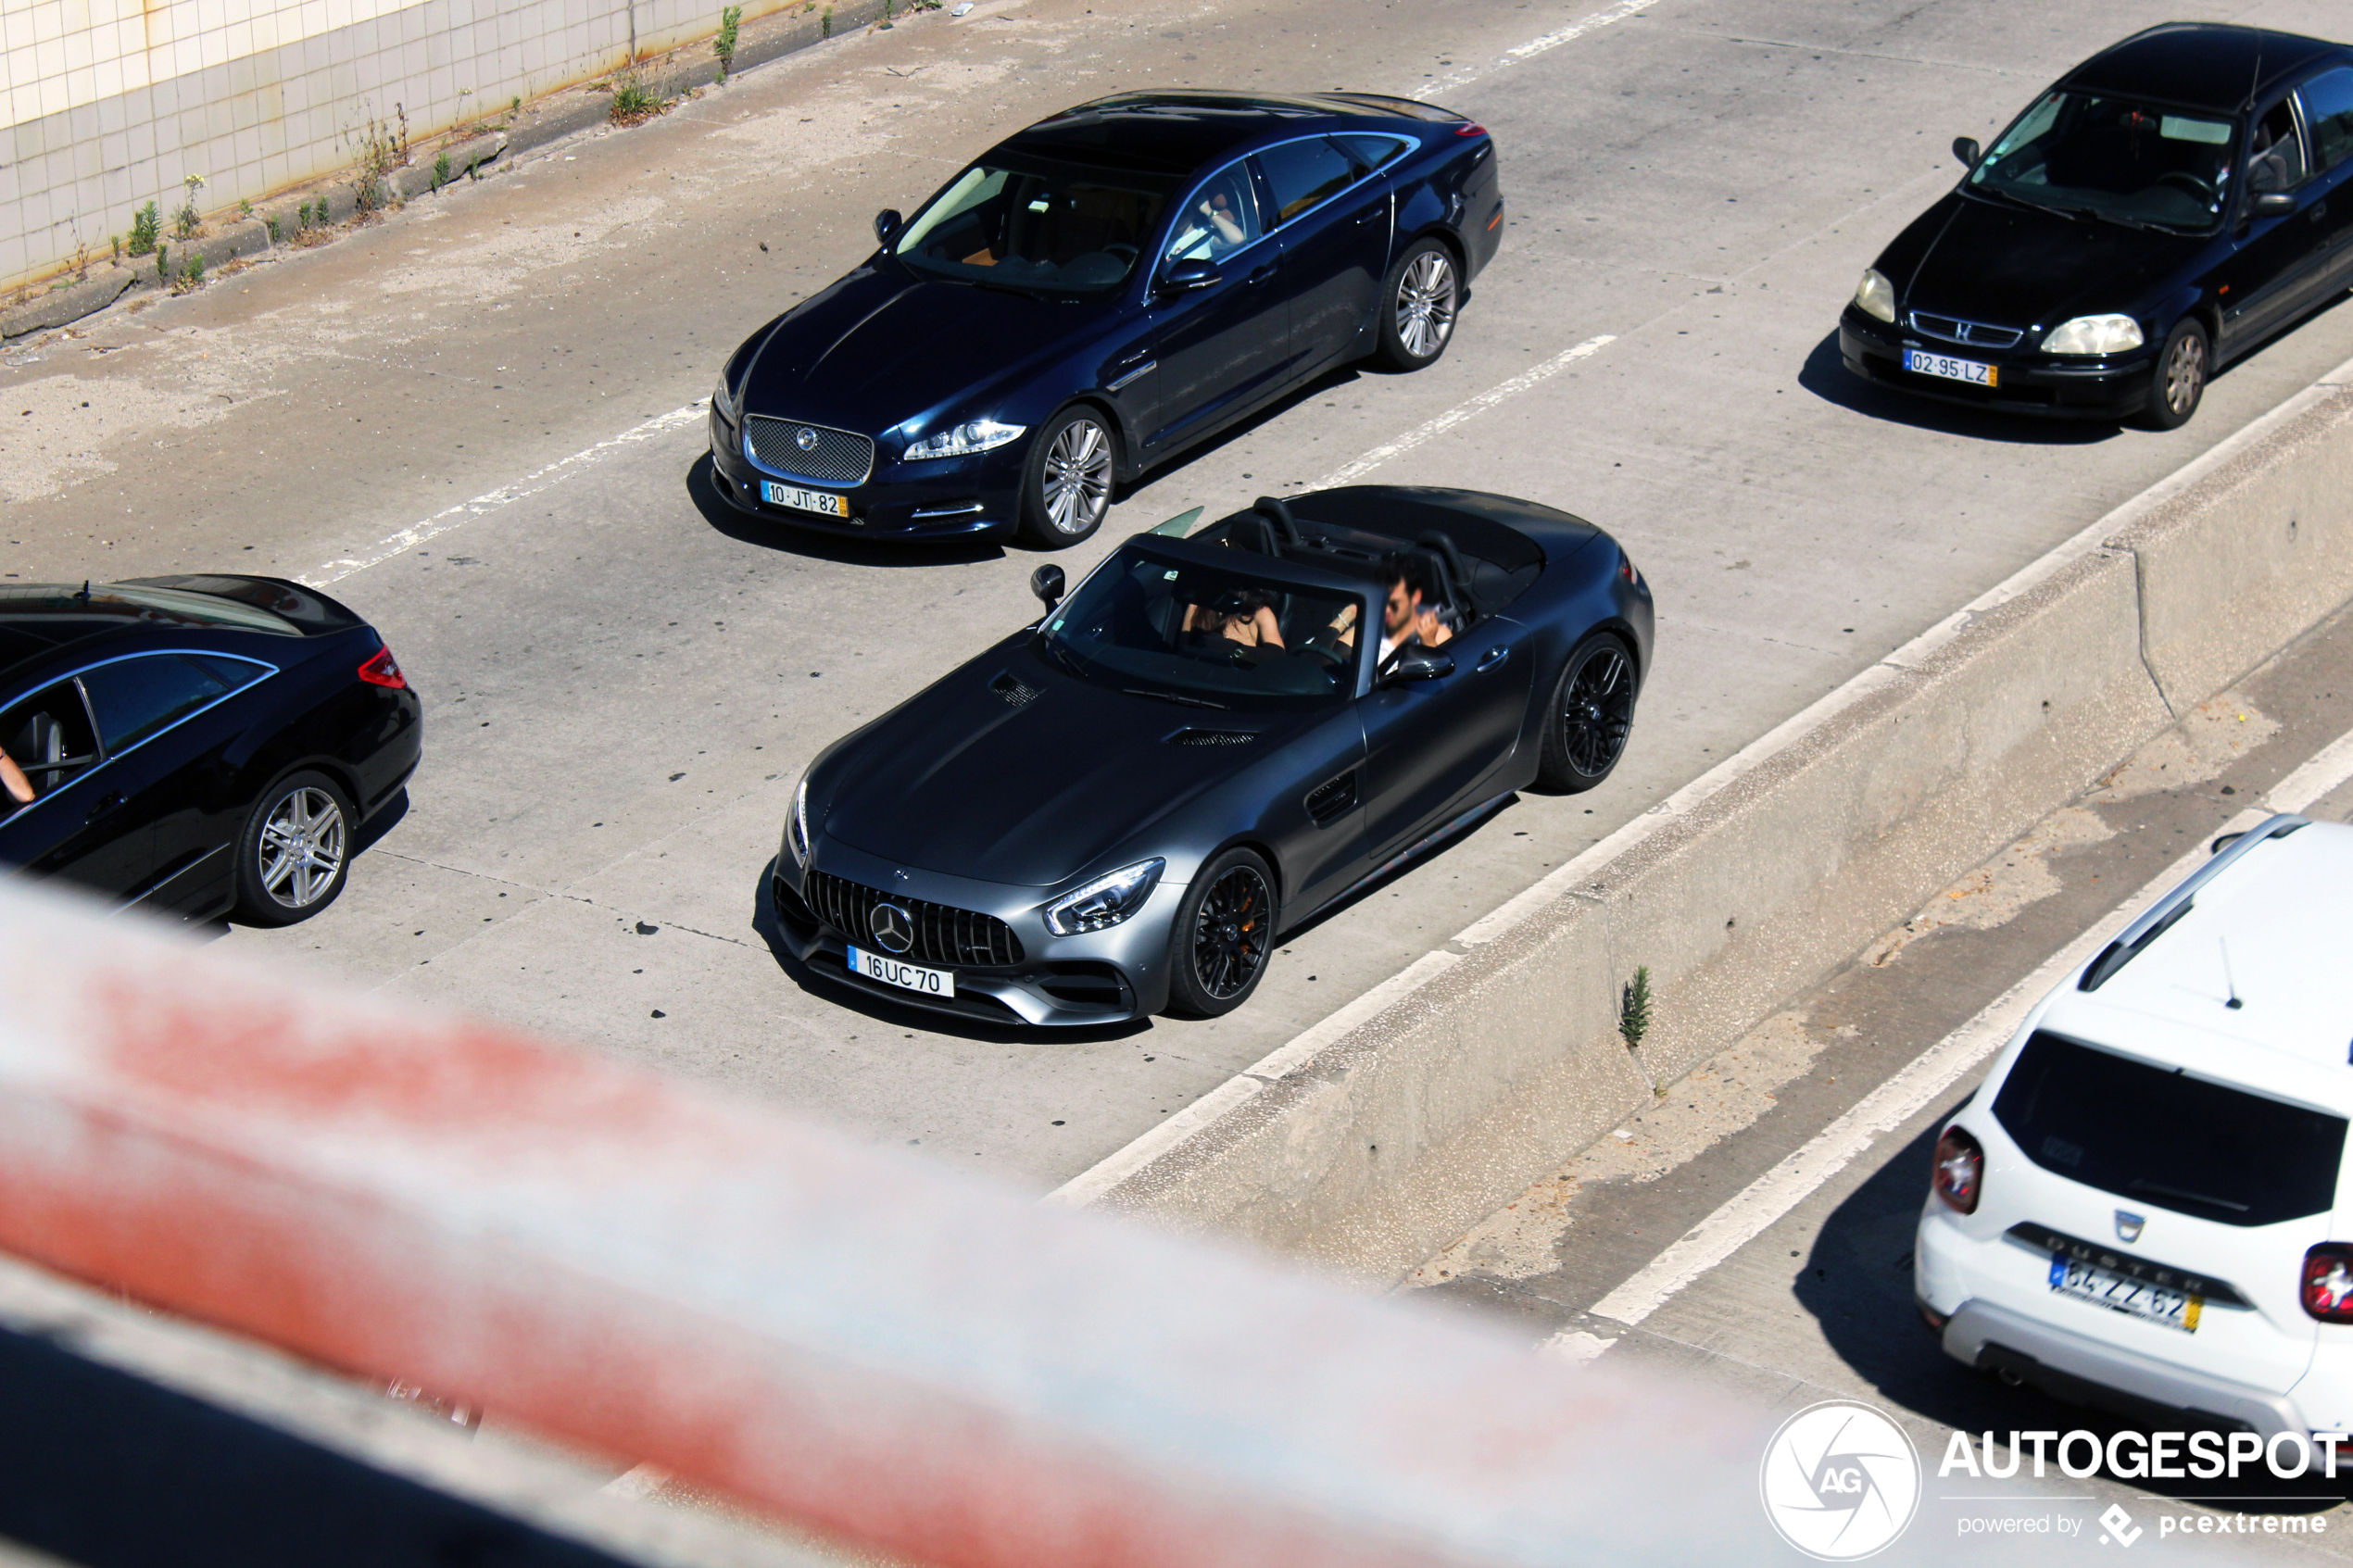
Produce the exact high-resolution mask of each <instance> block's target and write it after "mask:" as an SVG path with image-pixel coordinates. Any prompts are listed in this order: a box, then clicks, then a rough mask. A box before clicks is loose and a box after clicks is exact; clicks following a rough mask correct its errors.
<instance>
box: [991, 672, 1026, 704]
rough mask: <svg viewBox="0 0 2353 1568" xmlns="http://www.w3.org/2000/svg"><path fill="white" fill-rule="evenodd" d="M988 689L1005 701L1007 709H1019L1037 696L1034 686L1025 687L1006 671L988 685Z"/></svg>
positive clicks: (1011, 673)
mask: <svg viewBox="0 0 2353 1568" xmlns="http://www.w3.org/2000/svg"><path fill="white" fill-rule="evenodd" d="M988 689H989V690H990V691H992V692H995V693H996V694H997V695H998V696H1001V697H1003V698H1004V699H1005V706H1006V707H1008V708H1020V707H1022V706H1024V705H1025V704H1026V703H1027V702H1028V701H1029V700H1030V699H1031V698H1032V697H1035V696H1037V695H1038V688H1037V687H1036V686H1025V685H1023V684H1021V683H1020V682H1019V681H1016V680H1014V679H1013V672H1012V671H1005V672H1004V673H1002V674H1000V675H999V676H998V677H997V678H996V679H995V680H993V681H991V682H989V683H988Z"/></svg>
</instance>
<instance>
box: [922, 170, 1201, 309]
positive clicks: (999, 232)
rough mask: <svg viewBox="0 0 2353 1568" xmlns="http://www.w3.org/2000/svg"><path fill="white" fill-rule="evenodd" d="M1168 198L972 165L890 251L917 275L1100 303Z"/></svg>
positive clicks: (1124, 179) (1070, 175) (1114, 182)
mask: <svg viewBox="0 0 2353 1568" xmlns="http://www.w3.org/2000/svg"><path fill="white" fill-rule="evenodd" d="M1168 194H1169V193H1168V190H1167V189H1166V187H1165V186H1164V185H1163V184H1162V183H1161V182H1158V181H1156V180H1155V179H1154V178H1153V177H1152V176H1150V175H1146V174H1127V173H1122V172H1114V171H1110V170H1105V169H1088V168H1082V167H1079V166H1076V165H1063V164H1051V163H1045V162H1038V163H1020V164H1015V163H1010V162H991V163H976V164H975V165H973V166H972V167H971V168H970V169H965V170H964V171H963V173H962V174H960V175H958V176H956V178H955V179H954V180H953V181H952V182H950V184H949V186H948V188H947V189H946V190H944V191H942V192H940V193H939V194H937V196H934V197H933V198H932V200H931V203H930V205H929V206H927V207H925V208H924V209H923V210H922V211H921V212H918V213H916V214H915V216H914V219H913V220H912V222H910V223H909V224H908V225H907V232H905V233H903V234H901V235H900V237H899V239H898V242H897V243H896V244H894V245H892V246H891V254H892V255H894V256H896V257H899V258H900V260H901V261H903V262H905V263H906V264H907V265H908V266H909V267H910V268H911V269H912V270H914V271H916V272H918V273H920V274H922V275H924V276H925V277H933V278H950V279H957V280H961V281H963V282H974V283H982V284H995V285H998V286H1000V287H1009V288H1014V289H1018V290H1020V291H1022V292H1023V293H1026V294H1038V295H1069V294H1100V293H1101V292H1103V291H1104V290H1107V289H1114V288H1117V287H1118V286H1119V285H1120V284H1121V283H1122V282H1126V279H1127V275H1128V274H1129V273H1130V272H1132V271H1134V270H1135V268H1136V258H1137V257H1138V256H1139V255H1140V254H1141V252H1142V247H1143V246H1145V245H1148V244H1150V243H1151V236H1152V228H1153V225H1154V224H1155V223H1157V222H1158V221H1159V219H1160V209H1161V207H1163V206H1164V204H1165V203H1166V202H1167V200H1168Z"/></svg>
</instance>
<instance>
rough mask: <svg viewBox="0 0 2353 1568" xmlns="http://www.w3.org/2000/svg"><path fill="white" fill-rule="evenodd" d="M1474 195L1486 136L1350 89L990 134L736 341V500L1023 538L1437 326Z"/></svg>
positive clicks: (1479, 187)
mask: <svg viewBox="0 0 2353 1568" xmlns="http://www.w3.org/2000/svg"><path fill="white" fill-rule="evenodd" d="M1503 221H1504V199H1503V195H1502V189H1501V183H1500V182H1499V180H1498V178H1497V175H1496V169H1495V149H1494V144H1493V143H1492V142H1491V140H1490V139H1489V137H1488V134H1487V132H1485V131H1484V130H1483V129H1481V128H1480V127H1479V126H1478V125H1475V124H1472V123H1471V122H1470V121H1468V120H1466V119H1463V118H1462V117H1461V116H1460V115H1456V114H1452V113H1449V112H1448V111H1447V110H1444V109H1440V108H1432V107H1429V106H1428V105H1427V104H1419V103H1415V102H1413V101H1411V100H1409V99H1404V98H1386V97H1380V96H1378V95H1376V94H1368V93H1322V94H1309V95H1305V96H1298V97H1278V96H1271V95H1263V94H1239V93H1193V92H1188V93H1131V94H1123V95H1121V96H1118V97H1113V98H1104V99H1101V100H1100V101H1098V102H1095V103H1091V104H1085V105H1082V106H1080V107H1077V108H1075V109H1071V110H1069V111H1068V112H1066V113H1063V114H1059V115H1056V116H1055V117H1054V118H1053V119H1048V120H1043V121H1041V122H1039V123H1038V124H1037V125H1033V126H1031V127H1030V128H1029V129H1028V130H1026V131H1024V132H1021V133H1020V134H1018V135H1016V136H1013V137H1012V138H1010V139H1009V140H1007V141H1005V142H1003V143H1000V144H998V145H997V146H995V147H993V148H991V149H990V150H989V151H988V153H987V154H986V155H984V156H983V157H981V159H980V161H978V162H977V163H975V164H974V165H973V166H972V167H971V168H969V169H965V170H964V171H963V173H961V174H959V175H957V176H956V177H955V178H954V179H953V180H950V182H948V183H947V184H946V185H945V186H944V187H942V188H941V190H940V191H939V193H938V194H936V195H934V196H933V197H932V198H931V200H930V201H928V202H926V203H925V204H924V206H923V207H920V208H919V209H917V211H916V213H915V215H914V216H913V217H912V219H905V220H902V219H901V218H900V215H899V214H898V213H896V212H888V211H887V212H884V213H882V214H881V215H880V216H879V217H877V218H876V219H875V237H876V238H877V239H879V240H880V241H881V242H882V248H881V249H880V250H878V251H876V252H875V254H874V255H873V256H872V257H868V258H867V260H866V261H865V263H864V264H863V265H862V266H861V267H859V268H858V269H857V270H855V271H853V272H851V273H849V275H848V276H847V277H845V278H842V279H841V280H840V281H839V282H836V283H834V284H833V285H832V286H830V287H828V288H826V289H825V290H824V291H823V292H822V293H820V294H818V295H814V296H813V297H812V298H810V299H807V300H805V301H803V302H802V303H800V304H799V305H797V306H795V307H793V308H792V309H790V310H787V311H786V312H785V314H783V315H782V316H779V317H777V318H776V319H775V320H774V321H771V322H770V323H768V325H766V326H764V327H762V328H761V329H760V330H759V331H758V332H754V333H753V334H752V335H751V336H750V337H749V338H748V339H746V340H745V342H744V344H743V346H741V347H740V348H738V349H736V352H735V354H734V356H733V357H732V358H729V359H728V361H727V364H726V368H725V369H724V370H723V371H722V372H721V374H720V378H719V384H718V386H717V388H716V389H715V390H714V391H713V392H712V394H711V466H712V469H713V470H714V472H715V474H716V477H717V486H718V489H719V490H720V492H721V493H722V494H724V495H725V496H726V497H727V499H728V500H730V501H731V502H733V503H734V504H735V505H736V506H737V507H739V508H744V509H745V510H747V511H751V512H756V513H759V514H761V515H762V516H765V517H769V518H773V519H774V520H776V521H785V522H792V523H798V524H799V525H801V526H804V527H810V528H817V529H823V530H828V531H831V532H834V533H844V534H853V535H859V536H864V537H887V538H894V539H906V538H920V539H937V538H944V537H972V536H978V537H987V538H1005V537H1009V536H1012V535H1013V534H1015V533H1019V534H1020V535H1021V536H1022V537H1024V538H1026V540H1028V541H1029V542H1030V543H1032V544H1036V545H1040V546H1060V545H1066V544H1070V543H1073V542H1074V541H1076V540H1079V539H1084V538H1086V537H1087V536H1088V534H1089V533H1093V532H1094V531H1095V528H1096V526H1097V525H1098V524H1099V523H1101V521H1102V519H1103V513H1104V512H1105V510H1106V509H1107V508H1109V507H1110V505H1111V496H1112V491H1113V487H1114V485H1116V484H1118V483H1121V482H1123V481H1125V480H1127V479H1129V478H1131V477H1133V476H1134V475H1136V474H1139V473H1140V472H1142V471H1143V470H1145V469H1146V468H1148V467H1150V466H1151V465H1152V464H1155V463H1159V462H1163V461H1164V460H1166V459H1167V458H1171V457H1174V456H1175V455H1176V453H1178V452H1180V451H1183V450H1184V449H1185V448H1187V447H1189V446H1191V445H1195V444H1196V443H1198V442H1201V441H1203V440H1205V439H1207V438H1208V437H1210V436H1212V435H1214V434H1215V433H1217V432H1219V431H1221V430H1224V429H1226V428H1227V427H1228V426H1230V425H1232V424H1233V423H1234V422H1235V421H1236V420H1241V419H1243V418H1245V417H1247V416H1248V415H1250V414H1251V413H1252V412H1253V411H1255V410H1257V409H1260V408H1265V406H1266V405H1267V404H1268V403H1270V402H1273V401H1274V400H1275V399H1277V398H1278V397H1280V396H1282V395H1284V394H1285V393H1286V392H1289V391H1291V390H1293V389H1295V388H1297V387H1299V386H1300V385H1301V384H1302V383H1305V382H1307V381H1309V380H1311V379H1313V378H1314V377H1315V376H1316V375H1318V374H1320V373H1321V372H1323V371H1325V370H1329V369H1330V368H1331V367H1333V366H1335V365H1339V364H1343V363H1345V362H1347V361H1350V360H1353V359H1358V358H1364V357H1365V356H1367V355H1377V356H1378V357H1379V358H1380V359H1381V360H1382V361H1383V362H1384V363H1386V364H1387V365H1389V366H1390V367H1391V368H1392V369H1396V370H1417V369H1419V368H1420V367H1422V366H1424V365H1428V364H1429V363H1431V362H1432V361H1434V360H1436V359H1437V358H1438V357H1439V356H1440V355H1441V354H1442V353H1444V352H1445V350H1446V344H1447V341H1448V339H1449V338H1450V337H1451V336H1452V334H1453V330H1454V320H1455V315H1456V312H1457V310H1458V309H1459V308H1460V307H1461V305H1462V303H1463V301H1464V300H1465V298H1466V297H1467V296H1466V285H1467V284H1468V282H1469V281H1470V279H1471V278H1472V277H1473V276H1474V275H1475V274H1477V273H1478V270H1479V269H1480V268H1482V267H1484V266H1485V265H1486V264H1487V262H1488V260H1489V259H1490V258H1491V257H1493V256H1494V254H1495V249H1496V245H1497V244H1498V243H1499V240H1500V237H1501V230H1502V225H1503Z"/></svg>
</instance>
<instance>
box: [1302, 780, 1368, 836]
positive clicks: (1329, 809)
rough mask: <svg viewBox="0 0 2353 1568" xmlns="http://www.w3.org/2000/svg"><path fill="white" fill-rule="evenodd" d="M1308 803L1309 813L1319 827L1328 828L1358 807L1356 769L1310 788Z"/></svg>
mask: <svg viewBox="0 0 2353 1568" xmlns="http://www.w3.org/2000/svg"><path fill="white" fill-rule="evenodd" d="M1306 804H1307V814H1308V815H1309V816H1311V817H1313V818H1315V825H1316V826H1317V827H1319V828H1327V827H1329V826H1331V825H1332V824H1333V823H1334V822H1338V821H1340V819H1341V818H1342V817H1345V816H1346V815H1348V813H1349V812H1351V811H1353V810H1354V809H1356V770H1355V769H1353V768H1351V769H1349V770H1348V771H1346V772H1344V773H1342V774H1340V777H1338V778H1336V779H1328V780H1327V781H1325V782H1324V783H1322V784H1317V785H1316V786H1315V788H1314V789H1311V790H1309V791H1308V792H1307V802H1306Z"/></svg>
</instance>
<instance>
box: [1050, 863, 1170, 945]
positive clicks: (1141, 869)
mask: <svg viewBox="0 0 2353 1568" xmlns="http://www.w3.org/2000/svg"><path fill="white" fill-rule="evenodd" d="M1167 865H1168V862H1167V861H1165V860H1163V859H1150V860H1139V861H1137V862H1136V863H1135V864H1134V865H1132V866H1124V867H1122V868H1121V869H1119V870H1118V871H1115V872H1112V873H1111V875H1109V876H1099V877H1097V878H1096V879H1095V880H1094V881H1092V882H1090V883H1088V884H1087V885H1086V886H1084V887H1082V888H1080V889H1079V890H1078V891H1077V892H1076V893H1065V894H1063V896H1062V897H1059V898H1057V899H1055V900H1054V901H1053V902H1052V903H1051V904H1049V905H1047V906H1046V929H1047V930H1049V931H1051V932H1052V933H1053V934H1054V935H1057V936H1076V935H1078V934H1079V933H1080V932H1082V931H1101V930H1102V929H1103V927H1105V926H1107V925H1117V924H1118V923H1119V922H1121V921H1124V920H1126V918H1127V917H1128V916H1129V915H1132V914H1134V913H1135V912H1136V911H1137V910H1138V909H1142V908H1143V907H1144V900H1145V899H1146V898H1149V897H1151V891H1152V888H1153V886H1154V884H1157V883H1158V882H1159V881H1160V873H1161V872H1163V871H1164V870H1165V869H1166V868H1167Z"/></svg>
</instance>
